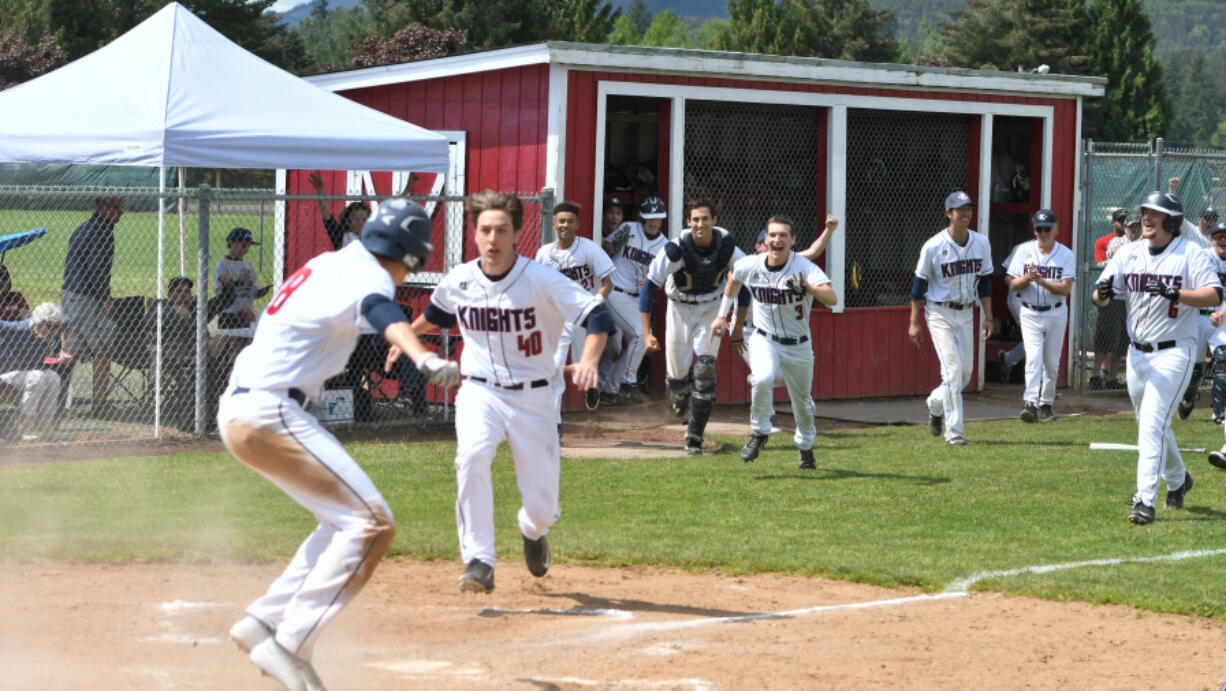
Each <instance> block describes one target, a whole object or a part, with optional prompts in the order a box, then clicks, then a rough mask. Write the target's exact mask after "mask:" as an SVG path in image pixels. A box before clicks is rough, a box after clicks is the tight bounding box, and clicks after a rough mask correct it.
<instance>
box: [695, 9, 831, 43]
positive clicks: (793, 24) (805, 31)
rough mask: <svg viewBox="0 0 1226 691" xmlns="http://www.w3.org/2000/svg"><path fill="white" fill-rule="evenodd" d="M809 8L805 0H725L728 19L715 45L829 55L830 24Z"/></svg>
mask: <svg viewBox="0 0 1226 691" xmlns="http://www.w3.org/2000/svg"><path fill="white" fill-rule="evenodd" d="M821 19H823V17H822V16H821V15H820V14H816V13H812V12H809V11H808V8H807V7H806V6H805V5H804V0H779V1H778V2H776V0H728V23H727V25H725V26H724V27H723V28H722V30H721V31H720V32H719V34H717V35H716V37H715V43H714V46H713V47H714V48H716V49H717V50H731V51H739V52H743V53H766V54H771V55H796V56H800V57H815V56H816V57H830V56H829V55H828V54H827V52H828V50H829V46H828V45H827V44H826V42H825V40H824V39H825V38H827V37H829V36H830V33H831V27H830V26H828V25H820V26H819V25H818V22H819V21H821Z"/></svg>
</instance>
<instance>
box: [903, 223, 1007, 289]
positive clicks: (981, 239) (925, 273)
mask: <svg viewBox="0 0 1226 691" xmlns="http://www.w3.org/2000/svg"><path fill="white" fill-rule="evenodd" d="M967 232H968V234H969V237H968V238H967V241H966V244H965V245H959V244H958V243H956V242H954V239H953V238H952V237H950V235H949V230H948V229H945V230H942V231H941V232H939V233H937V234H936V235H933V236H932V237H931V238H929V239H928V242H925V243H924V246H923V248H921V249H920V256H919V262H918V263H916V265H915V275H916V276H918V277H919V278H922V279H924V280H925V281H928V293H927V299H928V301H929V302H959V303H963V304H971V303H974V302H976V301H977V300H979V292H978V289H977V287H976V285H977V284H978V282H979V279H980V278H982V277H984V276H990V275H991V274H992V246H991V245H990V244H989V243H988V238H987V237H986V236H984V235H981V234H979V233H976V232H975V231H973V230H970V231H967Z"/></svg>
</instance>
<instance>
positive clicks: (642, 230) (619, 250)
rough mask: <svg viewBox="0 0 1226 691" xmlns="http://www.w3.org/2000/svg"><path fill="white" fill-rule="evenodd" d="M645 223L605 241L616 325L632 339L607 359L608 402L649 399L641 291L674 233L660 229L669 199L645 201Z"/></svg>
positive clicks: (632, 225)
mask: <svg viewBox="0 0 1226 691" xmlns="http://www.w3.org/2000/svg"><path fill="white" fill-rule="evenodd" d="M639 216H640V217H641V218H642V219H643V222H642V223H636V222H634V221H626V222H625V223H622V224H621V225H620V226H618V228H617V230H616V231H614V232H613V233H612V234H611V235H609V236H608V237H607V238H605V239H604V248H605V251H607V252H608V253H609V255H610V256H611V257H612V258H613V292H612V293H611V294H610V295H609V312H610V314H612V315H613V323H614V324H615V325H616V326H617V330H618V331H619V332H620V333H621V334H622V337H624V338H625V340H626V345H625V347H624V348H623V349H622V353H621V357H618V358H617V359H616V360H612V359H608V358H606V359H605V360H603V361H602V362H601V372H600V381H601V390H602V392H603V393H604V395H603V396H602V397H601V398H602V401H603V402H609V403H616V402H617V401H618V400H619V393H620V399H621V400H626V401H628V402H632V403H640V402H642V401H643V398H642V394H641V393H640V392H639V388H638V375H639V365H641V364H642V362H643V357H644V356H645V355H646V354H647V347H646V344H645V342H644V340H643V326H642V323H641V322H640V321H639V294H640V291H641V290H642V288H643V282H644V281H645V280H646V279H647V269H648V267H649V266H651V261H652V260H653V259H655V257H656V254H657V253H658V252H659V251H660V249H661V248H662V247H664V244H665V243H667V242H668V236H666V235H664V233H662V232H660V231H661V230H662V228H663V226H664V218H665V216H666V212H665V208H664V202H663V201H661V200H660V198H659V197H648V198H647V199H644V200H643V203H642V204H641V205H639Z"/></svg>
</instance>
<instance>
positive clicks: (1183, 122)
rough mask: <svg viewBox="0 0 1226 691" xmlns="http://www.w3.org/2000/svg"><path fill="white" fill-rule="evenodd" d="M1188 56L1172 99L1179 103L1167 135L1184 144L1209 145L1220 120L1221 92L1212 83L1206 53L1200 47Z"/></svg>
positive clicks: (1169, 76) (1171, 80)
mask: <svg viewBox="0 0 1226 691" xmlns="http://www.w3.org/2000/svg"><path fill="white" fill-rule="evenodd" d="M1190 58H1191V59H1190V61H1189V63H1188V66H1187V69H1186V70H1185V73H1184V74H1183V75H1182V79H1181V80H1180V89H1179V92H1178V96H1177V97H1176V99H1174V100H1173V103H1176V104H1178V107H1177V108H1176V109H1175V117H1174V120H1173V122H1172V123H1171V135H1170V138H1171V139H1172V140H1174V141H1176V142H1180V143H1183V144H1195V145H1197V146H1208V145H1209V141H1210V139H1211V138H1212V137H1213V136H1214V135H1215V134H1217V126H1218V122H1219V121H1220V120H1221V115H1222V113H1221V110H1220V109H1221V106H1220V105H1219V104H1220V103H1221V100H1222V97H1221V92H1220V91H1216V90H1215V89H1213V88H1212V86H1211V84H1212V82H1213V81H1215V80H1214V76H1216V75H1210V73H1209V68H1208V64H1207V61H1206V60H1205V56H1204V55H1203V54H1202V53H1201V52H1200V51H1192V53H1191V56H1190ZM1175 79H1176V77H1175V75H1168V78H1167V80H1166V81H1167V83H1168V84H1174V83H1175ZM1172 91H1174V89H1172Z"/></svg>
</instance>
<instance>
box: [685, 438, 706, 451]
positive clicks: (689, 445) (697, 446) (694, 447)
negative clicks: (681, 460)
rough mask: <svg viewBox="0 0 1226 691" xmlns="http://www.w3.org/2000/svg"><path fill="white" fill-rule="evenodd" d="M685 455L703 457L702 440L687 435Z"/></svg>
mask: <svg viewBox="0 0 1226 691" xmlns="http://www.w3.org/2000/svg"><path fill="white" fill-rule="evenodd" d="M685 453H686V455H687V456H701V455H702V438H700V437H692V436H690V435H688V434H687V435H685Z"/></svg>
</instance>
